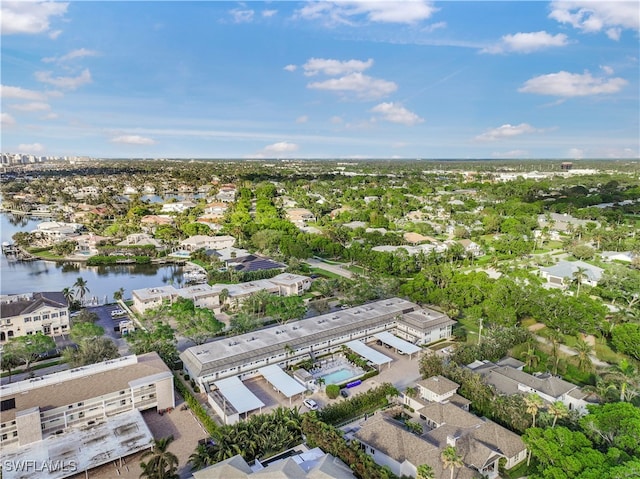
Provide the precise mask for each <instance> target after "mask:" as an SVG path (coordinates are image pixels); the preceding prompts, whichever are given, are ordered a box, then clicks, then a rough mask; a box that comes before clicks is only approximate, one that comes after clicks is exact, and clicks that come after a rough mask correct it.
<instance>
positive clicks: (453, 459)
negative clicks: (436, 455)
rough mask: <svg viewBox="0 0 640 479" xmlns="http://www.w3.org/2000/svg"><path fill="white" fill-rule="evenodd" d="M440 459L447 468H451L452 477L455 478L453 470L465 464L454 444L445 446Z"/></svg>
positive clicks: (451, 478)
mask: <svg viewBox="0 0 640 479" xmlns="http://www.w3.org/2000/svg"><path fill="white" fill-rule="evenodd" d="M440 460H441V461H442V466H443V467H444V468H445V469H447V468H449V469H451V476H450V479H453V470H454V469H458V468H460V467H462V466H464V463H463V462H462V457H461V456H459V455H458V451H456V448H455V447H453V446H447V447H445V448H444V449H443V450H442V452H441V453H440Z"/></svg>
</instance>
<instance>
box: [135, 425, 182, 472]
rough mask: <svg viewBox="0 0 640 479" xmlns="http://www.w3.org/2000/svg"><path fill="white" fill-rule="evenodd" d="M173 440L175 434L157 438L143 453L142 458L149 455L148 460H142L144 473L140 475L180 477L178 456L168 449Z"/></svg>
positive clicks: (141, 465) (141, 464)
mask: <svg viewBox="0 0 640 479" xmlns="http://www.w3.org/2000/svg"><path fill="white" fill-rule="evenodd" d="M172 442H173V436H169V437H163V438H160V439H155V440H153V442H152V446H151V449H150V450H148V451H145V452H143V453H142V456H140V458H141V459H144V458H145V457H149V460H148V461H147V462H140V467H141V468H142V474H140V477H146V478H147V479H179V478H180V475H179V474H178V463H179V461H178V458H177V456H176V455H175V454H173V453H172V452H169V451H168V448H169V445H170V444H171V443H172Z"/></svg>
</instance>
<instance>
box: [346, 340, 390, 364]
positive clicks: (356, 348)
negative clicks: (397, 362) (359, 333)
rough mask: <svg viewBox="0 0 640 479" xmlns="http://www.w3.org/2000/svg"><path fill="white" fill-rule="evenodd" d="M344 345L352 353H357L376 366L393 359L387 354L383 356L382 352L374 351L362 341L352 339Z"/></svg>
mask: <svg viewBox="0 0 640 479" xmlns="http://www.w3.org/2000/svg"><path fill="white" fill-rule="evenodd" d="M346 346H347V347H348V348H349V349H351V350H352V351H353V352H354V353H356V354H359V355H360V356H362V357H363V358H365V359H366V360H367V361H371V362H372V363H373V364H375V365H376V366H380V365H381V364H387V363H390V362H391V361H393V359H391V358H390V357H389V356H385V355H384V354H382V353H380V352H378V351H376V350H375V349H373V348H370V347H369V346H367V345H366V344H364V343H363V342H362V341H358V340H354V341H349V342H348V343H347V344H346Z"/></svg>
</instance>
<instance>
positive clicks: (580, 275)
mask: <svg viewBox="0 0 640 479" xmlns="http://www.w3.org/2000/svg"><path fill="white" fill-rule="evenodd" d="M572 276H573V282H574V283H576V285H577V289H576V297H577V296H580V285H582V282H583V281H584V280H585V279H587V269H586V268H582V267H580V266H578V268H577V269H576V270H575V271H574V272H573V275H572Z"/></svg>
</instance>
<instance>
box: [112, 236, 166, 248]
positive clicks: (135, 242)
mask: <svg viewBox="0 0 640 479" xmlns="http://www.w3.org/2000/svg"><path fill="white" fill-rule="evenodd" d="M117 245H118V246H148V245H151V246H154V247H155V248H156V249H161V248H162V247H163V246H162V243H161V242H160V241H158V240H157V239H155V238H154V237H153V236H151V235H149V234H147V233H133V234H130V235H127V237H126V238H125V239H124V240H122V241H120V242H119V243H117Z"/></svg>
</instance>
